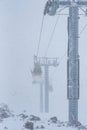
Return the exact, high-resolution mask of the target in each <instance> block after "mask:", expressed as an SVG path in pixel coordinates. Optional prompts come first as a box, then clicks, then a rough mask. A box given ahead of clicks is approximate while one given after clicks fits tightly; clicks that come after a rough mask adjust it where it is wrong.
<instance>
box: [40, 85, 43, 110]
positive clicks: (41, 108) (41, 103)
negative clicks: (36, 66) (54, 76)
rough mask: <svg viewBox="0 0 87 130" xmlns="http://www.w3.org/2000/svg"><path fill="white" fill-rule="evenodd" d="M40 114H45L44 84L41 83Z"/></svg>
mask: <svg viewBox="0 0 87 130" xmlns="http://www.w3.org/2000/svg"><path fill="white" fill-rule="evenodd" d="M40 112H43V84H42V83H40Z"/></svg>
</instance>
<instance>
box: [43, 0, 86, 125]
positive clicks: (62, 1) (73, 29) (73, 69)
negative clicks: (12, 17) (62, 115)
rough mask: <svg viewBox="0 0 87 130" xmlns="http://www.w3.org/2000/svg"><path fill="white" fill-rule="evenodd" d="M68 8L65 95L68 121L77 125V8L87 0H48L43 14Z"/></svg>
mask: <svg viewBox="0 0 87 130" xmlns="http://www.w3.org/2000/svg"><path fill="white" fill-rule="evenodd" d="M60 7H66V8H68V9H69V17H68V54H67V97H68V100H69V123H70V124H71V125H78V99H79V52H78V28H79V27H78V24H79V23H78V21H79V8H82V7H83V8H84V7H87V0H48V1H47V3H46V5H45V9H44V15H46V14H49V15H55V14H56V13H57V10H58V8H60Z"/></svg>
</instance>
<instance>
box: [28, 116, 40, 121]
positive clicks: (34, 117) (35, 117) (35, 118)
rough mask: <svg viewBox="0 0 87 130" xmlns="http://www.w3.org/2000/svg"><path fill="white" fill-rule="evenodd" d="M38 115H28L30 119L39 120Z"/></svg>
mask: <svg viewBox="0 0 87 130" xmlns="http://www.w3.org/2000/svg"><path fill="white" fill-rule="evenodd" d="M40 120H41V119H40V117H37V116H34V115H30V121H40Z"/></svg>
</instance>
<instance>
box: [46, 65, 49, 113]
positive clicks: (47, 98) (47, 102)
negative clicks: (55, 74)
mask: <svg viewBox="0 0 87 130" xmlns="http://www.w3.org/2000/svg"><path fill="white" fill-rule="evenodd" d="M48 76H49V75H48V65H45V112H47V113H48V112H49V77H48Z"/></svg>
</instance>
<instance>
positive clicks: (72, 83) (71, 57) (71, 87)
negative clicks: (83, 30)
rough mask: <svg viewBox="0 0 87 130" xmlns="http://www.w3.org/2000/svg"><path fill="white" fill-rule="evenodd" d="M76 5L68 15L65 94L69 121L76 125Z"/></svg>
mask: <svg viewBox="0 0 87 130" xmlns="http://www.w3.org/2000/svg"><path fill="white" fill-rule="evenodd" d="M78 18H79V17H78V7H77V6H76V5H75V6H71V7H70V8H69V17H68V59H67V87H68V90H67V95H68V99H69V122H70V124H71V125H78V99H79V54H78Z"/></svg>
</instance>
